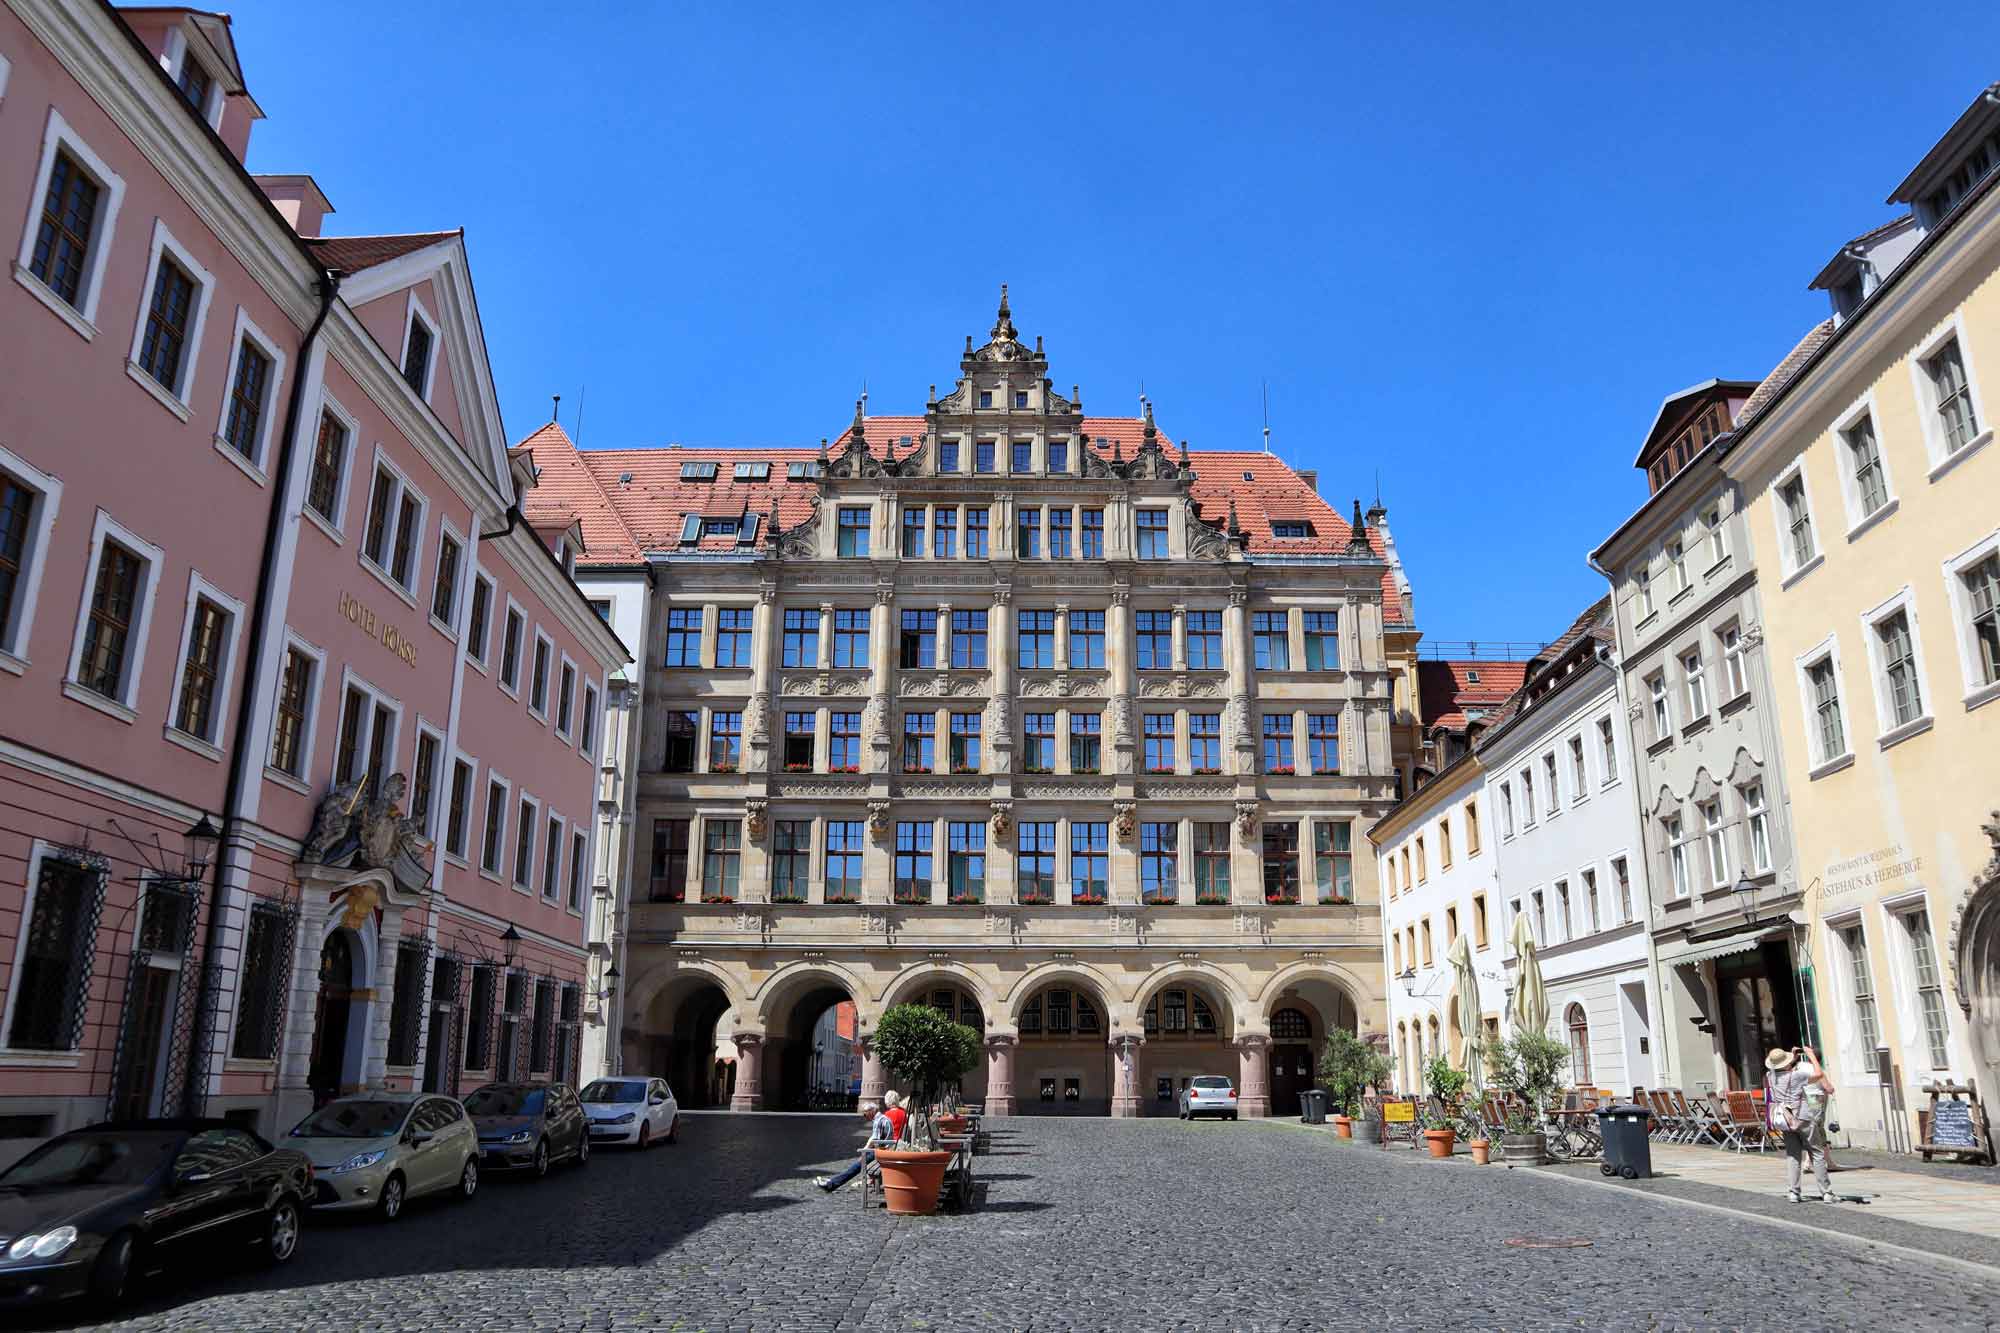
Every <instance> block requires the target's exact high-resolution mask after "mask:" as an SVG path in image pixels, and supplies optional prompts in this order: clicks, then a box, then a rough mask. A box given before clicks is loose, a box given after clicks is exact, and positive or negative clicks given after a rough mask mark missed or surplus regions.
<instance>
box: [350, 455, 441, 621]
mask: <svg viewBox="0 0 2000 1333" xmlns="http://www.w3.org/2000/svg"><path fill="white" fill-rule="evenodd" d="M426 508H428V502H427V501H425V499H424V497H423V495H422V494H421V493H420V492H419V491H418V490H417V489H416V487H414V486H412V485H410V484H409V482H408V481H407V480H406V479H405V478H404V477H403V474H402V473H401V472H400V471H398V470H397V469H396V468H395V467H394V466H392V465H391V464H390V462H389V460H388V458H387V456H386V455H383V454H381V453H377V454H376V456H375V481H374V483H373V485H372V486H371V487H370V489H369V493H368V524H367V526H366V528H364V529H363V531H362V535H361V554H362V555H363V556H364V557H366V558H367V560H368V563H370V564H371V565H373V566H375V568H376V569H378V570H380V571H381V572H382V573H384V574H387V575H388V576H389V578H390V579H391V580H392V581H393V582H394V583H395V584H396V586H397V587H399V588H401V589H402V590H403V591H404V592H415V591H416V579H417V551H418V550H419V549H420V548H421V547H422V545H423V539H424V511H425V509H426Z"/></svg>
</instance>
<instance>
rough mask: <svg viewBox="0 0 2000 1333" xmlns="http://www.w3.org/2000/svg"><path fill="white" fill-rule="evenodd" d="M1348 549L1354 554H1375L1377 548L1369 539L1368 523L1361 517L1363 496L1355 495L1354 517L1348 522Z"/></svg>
mask: <svg viewBox="0 0 2000 1333" xmlns="http://www.w3.org/2000/svg"><path fill="white" fill-rule="evenodd" d="M1347 549H1348V552H1349V553H1350V554H1353V555H1373V554H1375V548H1374V546H1373V545H1371V544H1370V542H1369V540H1368V525H1367V524H1366V523H1365V522H1363V521H1362V518H1361V497H1360V496H1358V495H1357V496H1355V497H1354V517H1353V518H1352V519H1349V520H1348V524H1347Z"/></svg>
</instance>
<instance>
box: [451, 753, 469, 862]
mask: <svg viewBox="0 0 2000 1333" xmlns="http://www.w3.org/2000/svg"><path fill="white" fill-rule="evenodd" d="M472 776H473V763H472V761H471V760H470V759H467V758H465V757H464V756H462V755H454V756H453V757H452V761H451V787H450V795H449V796H448V797H447V799H446V802H445V807H444V852H445V855H446V856H450V857H454V858H456V859H458V860H460V861H463V860H464V859H465V849H466V846H467V844H468V839H469V838H470V835H471V826H472Z"/></svg>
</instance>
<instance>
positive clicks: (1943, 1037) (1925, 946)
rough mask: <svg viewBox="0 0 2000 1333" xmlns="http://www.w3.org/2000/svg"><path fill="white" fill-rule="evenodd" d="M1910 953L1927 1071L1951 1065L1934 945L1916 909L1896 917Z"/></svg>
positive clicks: (1923, 914)
mask: <svg viewBox="0 0 2000 1333" xmlns="http://www.w3.org/2000/svg"><path fill="white" fill-rule="evenodd" d="M1897 920H1898V922H1899V923H1900V924H1901V925H1902V928H1903V935H1904V938H1905V940H1906V941H1907V942H1908V945H1909V950H1910V978H1911V980H1912V981H1913V982H1914V983H1915V990H1916V992H1917V1008H1918V1011H1919V1012H1920V1013H1921V1014H1922V1015H1923V1020H1924V1046H1925V1048H1926V1050H1927V1051H1928V1052H1929V1055H1930V1061H1931V1068H1933V1069H1947V1068H1949V1067H1950V1066H1951V1035H1950V1028H1949V1027H1948V1026H1947V1025H1946V1021H1945V1012H1944V980H1943V977H1942V976H1941V974H1940V973H1939V971H1938V958H1937V944H1936V942H1935V941H1934V940H1932V939H1931V915H1930V913H1929V912H1927V911H1925V910H1923V909H1922V908H1918V909H1917V910H1916V911H1914V912H1904V913H1902V914H1900V915H1899V916H1898V917H1897Z"/></svg>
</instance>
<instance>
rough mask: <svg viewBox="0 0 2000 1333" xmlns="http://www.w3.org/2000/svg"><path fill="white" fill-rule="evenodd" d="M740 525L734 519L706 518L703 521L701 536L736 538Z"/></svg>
mask: <svg viewBox="0 0 2000 1333" xmlns="http://www.w3.org/2000/svg"><path fill="white" fill-rule="evenodd" d="M739 526H740V525H739V523H738V521H737V520H736V519H733V518H704V519H703V520H702V521H701V535H702V536H704V537H734V536H735V535H736V530H737V528H738V527H739Z"/></svg>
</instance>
